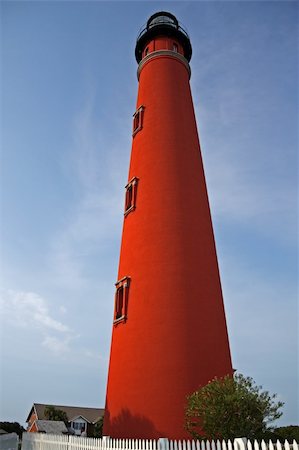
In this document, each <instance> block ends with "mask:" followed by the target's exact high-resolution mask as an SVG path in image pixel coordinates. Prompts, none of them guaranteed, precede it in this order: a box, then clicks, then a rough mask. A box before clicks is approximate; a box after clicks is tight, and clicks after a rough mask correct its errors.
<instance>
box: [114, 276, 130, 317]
mask: <svg viewBox="0 0 299 450" xmlns="http://www.w3.org/2000/svg"><path fill="white" fill-rule="evenodd" d="M130 281H131V278H130V277H128V276H125V277H123V278H121V279H120V280H118V281H117V282H116V283H115V287H116V292H115V303H114V320H113V324H114V326H116V325H118V324H119V323H121V322H123V323H125V322H126V321H127V313H128V299H129V287H130ZM120 292H122V305H121V310H120V316H119V317H118V312H119V309H118V308H119V305H118V302H119V293H120Z"/></svg>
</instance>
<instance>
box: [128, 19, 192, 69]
mask: <svg viewBox="0 0 299 450" xmlns="http://www.w3.org/2000/svg"><path fill="white" fill-rule="evenodd" d="M157 36H167V37H171V38H175V39H177V40H178V41H179V42H180V43H181V45H182V47H183V50H184V56H185V58H186V59H187V61H188V62H189V61H190V59H191V55H192V47H191V42H190V38H189V35H188V33H187V31H186V30H185V29H184V28H183V27H182V26H181V24H180V23H179V21H178V20H177V18H176V17H175V16H174V15H173V14H171V13H170V12H167V11H159V12H156V13H155V14H153V15H152V16H150V18H149V19H148V21H147V23H146V25H144V26H143V27H142V28H141V30H140V32H139V34H138V36H137V42H136V48H135V57H136V60H137V62H138V63H139V62H140V61H141V59H142V52H143V50H144V48H145V46H146V45H147V43H148V42H149V41H151V40H152V39H154V38H155V37H157Z"/></svg>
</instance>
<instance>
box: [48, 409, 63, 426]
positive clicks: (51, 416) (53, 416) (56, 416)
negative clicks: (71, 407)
mask: <svg viewBox="0 0 299 450" xmlns="http://www.w3.org/2000/svg"><path fill="white" fill-rule="evenodd" d="M45 417H46V418H47V419H48V420H61V421H62V422H64V423H65V425H66V426H67V423H68V417H67V415H66V412H65V411H62V409H58V408H55V406H46V407H45Z"/></svg>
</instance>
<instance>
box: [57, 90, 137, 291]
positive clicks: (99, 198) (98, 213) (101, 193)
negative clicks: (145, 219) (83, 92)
mask: <svg viewBox="0 0 299 450" xmlns="http://www.w3.org/2000/svg"><path fill="white" fill-rule="evenodd" d="M91 91H92V89H91ZM95 97H96V95H95V93H94V92H93V91H92V92H91V93H90V94H89V95H88V96H87V98H86V102H85V105H84V106H83V108H82V109H81V110H80V111H79V112H78V113H77V115H76V116H75V118H74V122H73V129H72V139H73V147H72V149H71V151H69V152H68V153H67V155H68V161H67V164H68V166H69V167H72V168H73V171H72V176H73V179H74V180H75V182H76V192H77V199H76V203H74V204H73V207H72V209H71V210H70V211H69V215H68V216H67V217H66V218H65V221H64V227H63V228H62V229H61V230H60V231H59V232H58V233H56V235H55V236H54V237H53V239H52V243H51V249H50V256H49V261H50V265H51V268H52V270H53V271H54V281H55V282H57V283H58V284H60V285H64V286H66V287H68V288H71V289H77V288H80V287H82V286H84V285H85V284H86V281H87V279H88V277H86V273H85V267H86V266H87V265H88V264H90V257H91V256H92V255H94V254H95V253H97V254H98V253H99V252H101V249H102V247H103V245H104V242H105V241H107V240H109V239H110V240H116V239H117V237H118V236H117V233H116V230H117V229H119V233H120V226H121V217H122V208H123V190H122V186H123V185H124V184H125V175H126V172H127V163H128V155H129V146H130V142H129V140H128V134H127V133H125V132H124V133H122V131H121V130H122V129H123V130H126V131H127V124H126V123H125V122H122V123H121V120H120V118H119V117H118V116H117V114H111V127H112V129H113V124H114V122H115V121H117V122H118V124H117V129H118V134H119V138H118V139H116V138H115V137H113V136H111V135H110V134H109V133H104V132H103V123H102V122H101V119H99V118H97V119H96V117H97V115H96V113H95V105H94V98H95ZM105 114H108V115H109V111H107V112H105ZM120 149H125V150H127V151H120ZM124 168H125V170H124ZM121 180H123V182H121ZM88 282H89V283H90V280H88Z"/></svg>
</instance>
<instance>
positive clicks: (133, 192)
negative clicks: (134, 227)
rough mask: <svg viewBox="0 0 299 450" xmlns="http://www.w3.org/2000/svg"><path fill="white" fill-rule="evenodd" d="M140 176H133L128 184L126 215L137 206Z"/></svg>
mask: <svg viewBox="0 0 299 450" xmlns="http://www.w3.org/2000/svg"><path fill="white" fill-rule="evenodd" d="M137 183H138V178H137V177H134V178H132V179H131V180H130V181H129V183H128V184H127V186H126V198H125V212H124V214H125V216H126V215H127V214H129V212H131V211H134V209H135V208H136V197H137Z"/></svg>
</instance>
